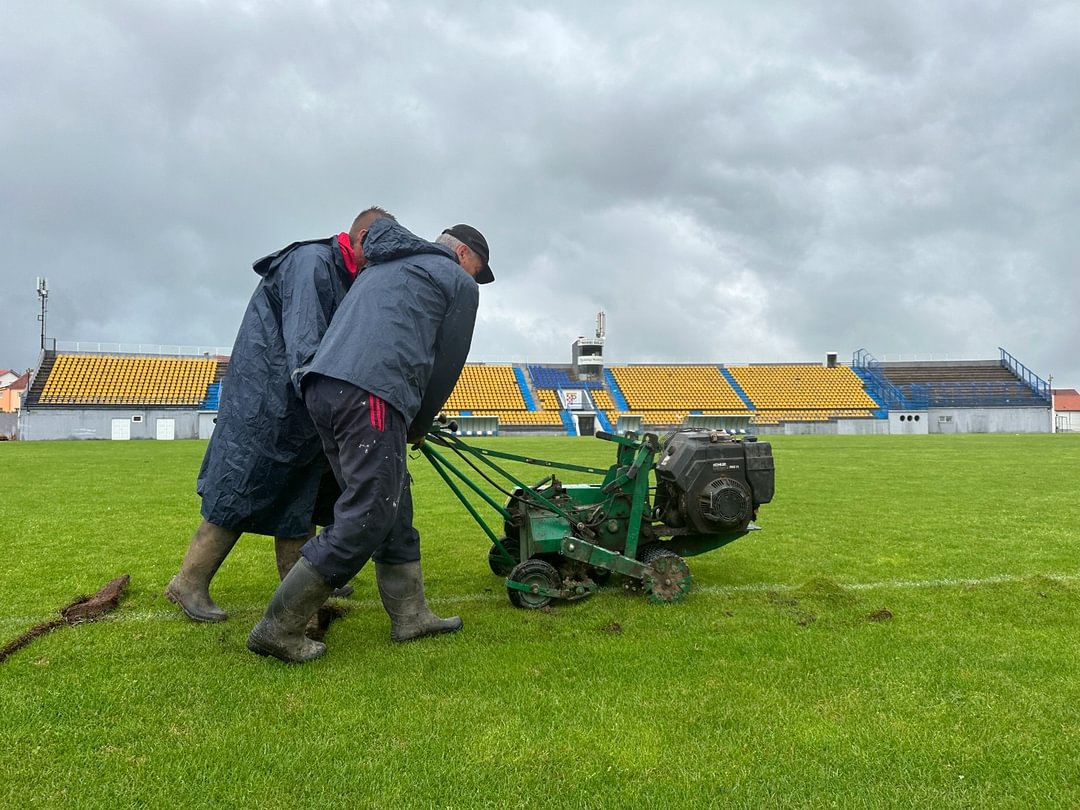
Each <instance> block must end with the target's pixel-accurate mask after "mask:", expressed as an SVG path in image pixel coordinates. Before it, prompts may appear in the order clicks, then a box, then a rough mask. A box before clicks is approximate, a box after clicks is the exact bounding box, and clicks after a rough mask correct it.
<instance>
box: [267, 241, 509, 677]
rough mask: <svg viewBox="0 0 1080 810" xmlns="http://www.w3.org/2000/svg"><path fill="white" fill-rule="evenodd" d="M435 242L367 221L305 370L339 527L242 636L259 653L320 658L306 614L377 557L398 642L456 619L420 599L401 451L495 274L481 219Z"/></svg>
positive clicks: (311, 550) (457, 365)
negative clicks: (340, 295)
mask: <svg viewBox="0 0 1080 810" xmlns="http://www.w3.org/2000/svg"><path fill="white" fill-rule="evenodd" d="M436 242H437V243H438V244H436V243H431V242H426V241H425V240H423V239H420V238H419V237H417V236H415V235H413V234H412V233H410V232H409V231H407V230H405V229H404V228H403V227H401V226H400V225H398V224H397V223H396V222H391V221H389V220H379V221H377V222H375V223H373V224H372V226H371V229H370V231H369V232H368V234H367V236H366V238H365V239H364V242H363V250H364V255H365V256H367V258H368V261H369V262H370V263H369V265H368V267H367V268H366V269H365V270H364V272H363V273H362V274H361V275H360V277H359V278H358V279H357V281H356V283H355V284H354V285H353V287H352V289H351V290H350V291H349V294H348V295H347V296H346V297H345V300H344V301H343V302H342V304H341V307H340V309H339V310H338V314H337V316H336V317H335V318H334V321H333V323H331V324H330V327H329V329H328V330H327V332H326V335H325V336H324V338H323V341H322V344H321V345H320V347H319V351H318V352H316V354H315V358H314V359H313V360H312V361H311V363H309V364H308V365H306V366H305V367H304V368H303V369H301V370H300V373H299V374H298V375H297V377H298V380H299V384H300V387H301V390H302V393H303V399H304V404H305V405H306V406H307V409H308V412H309V413H310V414H311V416H312V419H313V421H314V423H315V428H316V430H317V431H318V433H319V436H320V438H321V439H322V444H323V449H324V451H325V452H326V456H327V459H328V460H329V462H330V466H331V468H332V469H333V470H334V474H335V477H336V478H337V481H338V483H339V485H340V486H341V489H342V494H341V497H340V498H338V500H337V503H336V504H335V506H334V520H333V524H332V525H330V526H326V527H324V528H323V529H322V531H321V532H319V534H318V535H317V536H315V537H313V538H312V539H311V540H309V541H308V542H307V543H306V544H305V545H304V546H303V548H302V549H301V555H302V556H301V558H300V560H299V561H298V562H297V563H296V565H295V566H293V568H292V570H291V571H289V573H288V575H287V576H286V577H285V578H284V579H283V580H282V582H281V584H280V585H279V586H278V589H277V591H276V592H275V593H274V595H273V597H272V598H271V600H270V603H269V605H268V606H267V608H266V613H265V615H264V616H263V618H262V620H261V621H260V622H259V623H258V624H257V625H256V626H255V628H254V629H253V630H252V631H251V634H250V635H249V636H248V642H247V646H248V648H249V649H250V650H251V651H252V652H256V653H259V654H260V655H272V656H274V657H276V658H280V659H282V660H284V661H290V662H297V661H307V660H310V659H312V658H316V657H318V656H320V655H322V654H323V653H324V652H325V651H326V646H325V645H324V644H323V643H321V642H318V641H313V640H311V639H309V638H306V637H305V635H304V627H305V624H306V623H307V621H308V619H309V618H310V617H311V616H312V615H313V614H314V613H315V612H316V611H317V610H318V608H319V606H320V605H321V604H322V603H323V601H324V600H325V599H326V597H327V595H329V594H330V592H331V591H332V590H333V589H334V588H336V587H340V586H341V585H343V584H345V583H347V582H348V581H349V580H350V579H352V577H353V576H355V575H356V573H357V572H358V571H359V570H360V569H361V568H362V567H363V565H364V564H365V563H366V562H367V561H368V559H369V558H372V557H374V559H375V581H376V583H377V585H378V589H379V596H380V597H381V599H382V603H383V607H384V608H385V609H386V612H387V613H388V614H389V616H390V622H391V631H390V632H391V638H393V640H394V641H409V640H411V639H416V638H420V637H423V636H430V635H434V634H436V633H446V632H453V631H455V630H458V629H460V628H461V625H462V623H461V619H459V618H458V617H456V616H455V617H452V618H450V619H441V618H439V617H438V616H436V615H435V614H434V613H432V612H431V610H430V608H429V607H428V605H427V601H426V600H425V597H424V584H423V575H422V572H421V568H420V535H419V534H418V533H417V531H416V529H415V528H414V527H413V509H412V492H411V489H410V486H409V475H408V472H407V470H406V465H405V448H406V444H407V443H409V442H411V443H412V444H413V445H414V446H415V445H418V444H419V443H420V442H422V441H423V437H424V436H425V435H426V433H427V430H428V428H429V427H430V426H431V423H432V420H433V419H434V418H435V415H436V414H437V413H438V411H439V409H440V408H441V407H442V406H443V403H445V401H446V399H447V397H449V396H450V393H451V391H452V390H453V388H454V385H455V384H456V383H457V379H458V377H459V375H460V374H461V369H462V368H463V366H464V365H465V359H466V357H467V356H468V353H469V346H470V344H471V342H472V332H473V325H474V323H475V319H476V309H477V304H478V300H479V292H478V287H477V284H483V283H486V282H490V281H493V280H494V276H493V275H492V273H491V268H490V266H489V264H488V245H487V241H486V240H485V239H484V237H483V236H482V235H481V234H480V232H479V231H477V230H476V229H475V228H472V227H470V226H468V225H455V226H454V227H453V228H448V229H447V230H446V231H444V232H443V234H442V235H441V236H440V237H439V238H438V239H437V240H436Z"/></svg>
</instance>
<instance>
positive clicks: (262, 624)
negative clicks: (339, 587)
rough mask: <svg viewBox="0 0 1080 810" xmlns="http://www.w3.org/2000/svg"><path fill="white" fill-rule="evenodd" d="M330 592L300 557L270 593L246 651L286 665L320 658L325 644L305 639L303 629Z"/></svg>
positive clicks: (321, 579)
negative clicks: (264, 610)
mask: <svg viewBox="0 0 1080 810" xmlns="http://www.w3.org/2000/svg"><path fill="white" fill-rule="evenodd" d="M332 590H334V588H333V586H331V585H329V584H328V583H327V582H326V580H325V579H323V577H322V574H320V573H319V572H318V571H316V570H315V567H314V566H313V565H312V564H311V563H309V562H308V561H307V560H306V559H304V558H303V557H301V558H300V559H299V560H298V561H297V563H296V565H294V566H293V567H292V570H291V571H289V573H288V574H287V575H286V577H285V579H283V580H282V581H281V584H280V585H279V586H278V589H277V590H276V591H274V595H273V596H272V597H271V598H270V604H269V605H267V606H266V613H264V614H263V617H262V619H261V620H260V621H259V623H258V624H257V625H255V627H254V628H253V629H252V631H251V634H250V635H249V636H248V640H247V648H248V649H249V650H251V651H252V652H253V653H258V654H259V655H272V656H273V657H274V658H279V659H281V660H282V661H287V662H289V663H302V662H304V661H310V660H312V659H313V658H318V657H319V656H320V655H323V654H324V653H325V652H326V645H325V644H323V643H322V642H321V641H312V640H311V639H310V638H308V637H307V636H305V635H304V628H305V626H306V625H307V622H308V619H310V618H311V617H312V616H314V615H315V612H316V611H317V610H318V609H319V606H320V605H321V604H322V603H323V602H325V601H326V597H328V596H329V595H330V592H331V591H332Z"/></svg>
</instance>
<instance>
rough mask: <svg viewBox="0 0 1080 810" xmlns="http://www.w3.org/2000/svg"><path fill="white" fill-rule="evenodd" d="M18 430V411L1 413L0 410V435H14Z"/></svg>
mask: <svg viewBox="0 0 1080 810" xmlns="http://www.w3.org/2000/svg"><path fill="white" fill-rule="evenodd" d="M18 430H19V414H18V413H2V412H0V436H7V437H9V438H10V437H11V436H15V435H17V434H18Z"/></svg>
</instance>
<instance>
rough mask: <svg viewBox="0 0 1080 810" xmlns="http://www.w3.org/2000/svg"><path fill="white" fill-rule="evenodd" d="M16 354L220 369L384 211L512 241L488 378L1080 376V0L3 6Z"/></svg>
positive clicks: (7, 263)
mask: <svg viewBox="0 0 1080 810" xmlns="http://www.w3.org/2000/svg"><path fill="white" fill-rule="evenodd" d="M0 71H2V73H0V78H2V82H0V237H2V244H3V258H2V260H0V261H2V263H0V282H2V285H0V289H2V292H3V299H2V305H0V306H2V309H0V313H2V317H0V368H4V367H12V368H15V369H20V370H21V369H25V368H27V367H29V366H32V365H33V364H34V363H35V362H36V359H37V352H38V345H39V342H40V341H39V324H38V322H37V315H38V299H37V296H36V293H35V278H36V277H37V276H46V277H48V280H49V287H50V297H49V314H48V334H49V336H50V337H52V338H56V339H57V340H61V341H76V340H78V341H102V342H113V343H116V342H124V343H162V344H183V345H197V346H203V347H215V346H217V347H229V346H231V344H232V341H233V338H234V336H235V333H236V328H237V326H238V325H239V321H240V317H241V314H242V312H243V309H244V307H245V305H246V303H247V300H248V297H249V296H250V294H251V292H252V290H253V289H254V287H255V285H256V281H257V277H256V276H255V274H254V273H253V272H252V270H251V263H252V261H253V260H255V259H256V258H258V257H260V256H262V255H264V254H266V253H269V252H271V251H273V250H275V249H277V248H279V247H281V246H283V245H285V244H288V243H289V242H292V241H295V240H298V239H312V238H318V237H324V236H329V235H331V234H333V233H336V232H338V231H341V230H345V229H347V228H348V225H349V224H350V222H351V220H352V218H353V216H354V215H355V214H356V213H357V212H358V211H359V210H360V209H362V208H364V207H366V206H368V205H370V204H378V205H382V206H384V207H386V208H388V209H390V210H391V211H392V212H394V213H395V214H396V215H397V216H398V218H399V220H400V221H401V222H402V224H404V225H405V226H406V227H409V228H410V229H411V230H413V231H415V232H416V233H418V234H420V235H422V236H425V237H427V238H434V237H435V235H437V234H438V233H439V232H440V231H441V230H442V228H444V227H446V226H448V225H452V224H454V223H457V222H467V223H470V224H472V225H475V226H477V227H478V228H480V229H481V230H482V231H483V232H484V233H485V235H486V236H487V238H488V241H489V243H490V245H491V255H492V268H493V269H494V271H495V275H496V277H497V281H496V282H495V284H493V285H490V286H487V287H484V288H482V295H481V311H480V315H479V318H478V322H477V329H476V334H475V337H474V340H473V349H472V354H471V357H470V359H471V360H473V361H489V362H490V361H505V362H524V361H539V362H569V359H570V344H571V342H572V341H573V340H574V338H575V337H577V336H578V335H591V334H592V331H593V329H594V320H595V316H596V313H597V311H599V310H601V309H602V310H604V311H605V312H606V313H607V326H608V335H607V337H608V345H607V356H608V361H609V362H610V363H624V362H650V361H659V362H693V361H708V362H725V363H749V362H777V361H817V360H821V359H823V357H824V354H825V352H827V351H836V352H838V353H839V354H840V357H841V359H842V360H849V359H850V357H851V353H852V352H853V351H854V350H856V349H859V348H864V347H865V348H866V349H868V350H869V351H870V352H871V353H873V354H874V355H876V356H877V357H878V358H879V359H899V358H900V356H901V355H903V357H904V358H908V359H911V358H915V357H917V358H918V359H930V358H935V359H937V358H941V359H945V358H948V359H968V358H974V359H990V358H996V357H997V356H998V347H999V346H1002V347H1004V348H1006V349H1008V350H1009V351H1010V352H1011V353H1012V354H1014V355H1015V356H1016V357H1017V358H1019V359H1020V361H1021V362H1023V363H1025V364H1026V365H1028V366H1029V367H1030V368H1031V369H1032V370H1033V371H1034V372H1035V373H1037V374H1039V375H1040V376H1042V377H1043V378H1044V379H1045V378H1046V377H1047V376H1048V375H1051V374H1052V375H1053V379H1054V385H1055V387H1059V386H1065V387H1080V329H1078V326H1077V305H1078V303H1080V272H1078V268H1077V264H1078V255H1080V3H1077V2H1075V0H1063V1H1062V2H1039V1H1038V0H1023V2H1019V1H1018V2H990V1H989V0H988V1H987V2H940V0H935V1H933V2H919V1H918V0H915V1H914V2H913V1H912V0H902V2H885V1H883V0H882V1H879V0H874V2H865V0H850V2H820V3H815V2H803V1H802V0H798V1H795V0H793V2H779V1H778V2H765V3H747V2H708V1H706V2H682V1H681V0H680V1H679V2H663V3H661V2H590V3H584V2H564V3H559V2H522V3H511V2H495V1H493V2H457V3H450V2H446V3H428V2H364V0H348V1H347V2H346V0H328V1H327V2H300V1H299V0H293V1H291V2H285V1H282V2H260V1H259V0H247V2H232V1H231V0H213V2H211V0H204V2H197V0H97V1H96V2H95V0H81V2H54V0H7V2H4V3H3V5H2V9H0Z"/></svg>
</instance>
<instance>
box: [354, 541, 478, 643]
mask: <svg viewBox="0 0 1080 810" xmlns="http://www.w3.org/2000/svg"><path fill="white" fill-rule="evenodd" d="M375 582H376V583H377V584H378V586H379V597H380V598H381V599H382V603H383V607H384V608H386V612H387V613H388V614H389V616H390V638H392V639H393V640H394V641H412V640H413V639H416V638H423V637H424V636H434V635H438V634H439V633H453V632H456V631H457V630H460V629H461V626H462V621H461V619H459V618H458V617H457V616H451V617H450V618H449V619H440V618H439V617H438V616H436V615H435V614H434V613H432V612H431V609H430V608H429V607H428V604H427V600H426V599H424V575H423V573H422V572H421V570H420V561H419V560H417V561H416V562H410V563H402V564H400V565H390V564H388V563H380V562H376V563H375Z"/></svg>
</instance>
